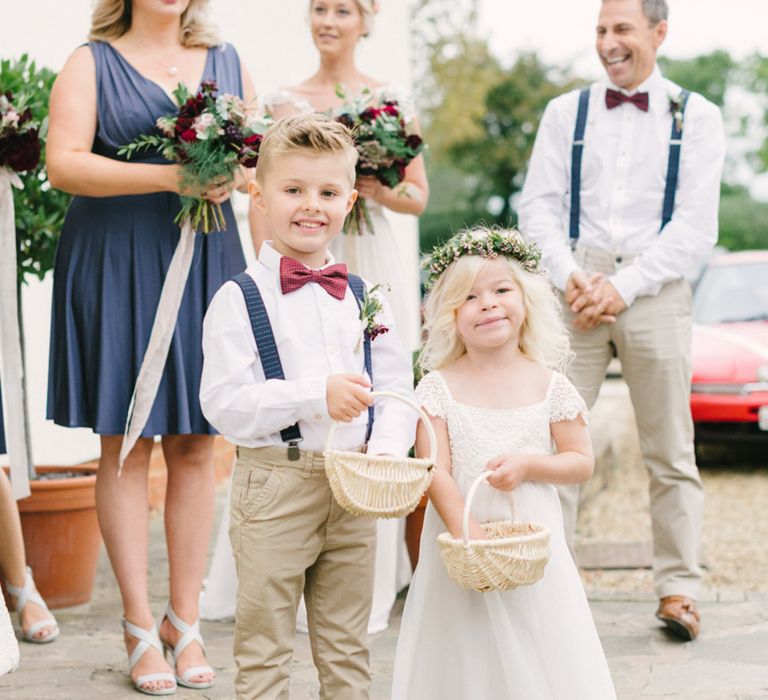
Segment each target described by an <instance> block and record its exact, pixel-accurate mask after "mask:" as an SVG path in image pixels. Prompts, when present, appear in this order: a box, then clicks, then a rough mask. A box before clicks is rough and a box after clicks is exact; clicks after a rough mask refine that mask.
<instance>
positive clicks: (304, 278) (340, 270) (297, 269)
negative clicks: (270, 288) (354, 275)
mask: <svg viewBox="0 0 768 700" xmlns="http://www.w3.org/2000/svg"><path fill="white" fill-rule="evenodd" d="M348 277H349V272H348V271H347V266H346V265H345V264H344V263H339V264H336V265H329V266H328V267H324V268H323V269H322V270H312V269H311V268H309V267H307V266H306V265H302V264H301V263H300V262H299V261H298V260H294V259H293V258H286V257H285V256H283V257H282V258H280V289H281V290H282V292H283V294H290V293H291V292H295V291H296V290H297V289H301V287H303V286H304V285H305V284H307V282H317V284H319V285H320V286H321V287H322V288H323V289H324V290H325V291H326V292H328V294H330V295H331V296H332V297H334V298H335V299H343V298H344V295H345V294H346V293H347V278H348Z"/></svg>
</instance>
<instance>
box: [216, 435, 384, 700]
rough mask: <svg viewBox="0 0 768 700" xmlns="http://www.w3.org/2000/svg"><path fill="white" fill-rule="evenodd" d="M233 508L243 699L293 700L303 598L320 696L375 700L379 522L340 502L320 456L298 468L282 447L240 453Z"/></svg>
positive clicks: (238, 682)
mask: <svg viewBox="0 0 768 700" xmlns="http://www.w3.org/2000/svg"><path fill="white" fill-rule="evenodd" d="M231 509H232V510H231V525H230V538H231V541H232V550H233V552H234V555H235V562H236V564H237V572H238V579H239V583H238V589H237V605H236V609H235V640H234V655H235V664H236V666H237V675H236V678H235V691H236V693H237V697H238V698H241V699H242V700H277V699H280V700H287V698H288V697H289V675H290V666H291V660H292V658H293V648H294V641H295V637H296V611H297V608H298V605H299V600H300V598H301V594H302V593H304V598H305V601H306V605H307V622H308V627H309V637H310V643H311V647H312V656H313V659H314V662H315V666H316V667H317V670H318V676H319V680H320V697H321V698H324V699H327V700H365V699H367V698H368V690H369V686H370V671H369V665H368V647H367V643H368V618H369V617H370V614H371V601H372V597H373V566H374V558H375V550H376V525H375V522H374V521H373V520H371V519H369V518H360V517H355V516H353V515H350V514H349V513H347V512H346V511H345V510H343V509H342V508H341V507H340V506H339V505H338V504H337V503H336V501H335V500H334V498H333V496H332V495H331V491H330V487H329V486H328V480H327V478H326V476H325V468H324V463H323V456H322V454H321V453H317V452H304V451H302V452H301V453H300V459H299V461H296V462H291V461H289V460H288V458H287V454H286V449H285V448H278V447H265V448H257V449H246V448H242V447H241V448H239V450H238V460H237V465H236V466H235V472H234V475H233V481H232V502H231Z"/></svg>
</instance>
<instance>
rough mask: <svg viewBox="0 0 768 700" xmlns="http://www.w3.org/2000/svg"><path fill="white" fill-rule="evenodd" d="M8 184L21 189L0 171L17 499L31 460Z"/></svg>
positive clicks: (4, 341) (6, 382)
mask: <svg viewBox="0 0 768 700" xmlns="http://www.w3.org/2000/svg"><path fill="white" fill-rule="evenodd" d="M11 185H13V186H15V187H18V188H19V189H22V188H23V185H22V183H21V180H20V179H19V176H18V175H16V173H14V172H13V171H11V170H9V169H7V168H0V350H2V360H3V366H2V369H3V382H2V383H3V393H4V394H5V426H6V431H5V433H6V434H5V439H6V443H7V445H8V458H9V460H10V463H11V487H12V490H13V497H14V498H15V499H16V500H19V499H20V498H26V497H27V496H29V494H30V490H29V468H30V463H31V461H32V460H31V456H30V454H29V453H28V451H27V445H28V442H27V433H26V424H25V422H24V397H23V391H22V386H23V384H22V377H23V376H24V365H23V364H22V355H21V336H20V333H19V314H18V301H17V296H16V278H17V277H16V276H17V271H16V221H15V218H14V209H13V192H12V191H11Z"/></svg>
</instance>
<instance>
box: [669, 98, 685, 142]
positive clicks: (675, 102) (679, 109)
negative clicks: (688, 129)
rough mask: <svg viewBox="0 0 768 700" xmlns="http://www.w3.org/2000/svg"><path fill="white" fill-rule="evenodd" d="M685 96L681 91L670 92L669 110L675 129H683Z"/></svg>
mask: <svg viewBox="0 0 768 700" xmlns="http://www.w3.org/2000/svg"><path fill="white" fill-rule="evenodd" d="M686 99H687V98H686V96H685V94H684V93H683V92H678V93H670V95H669V111H670V112H672V118H673V119H674V120H675V125H676V126H677V130H678V131H679V132H681V133H682V131H683V110H684V109H685V101H686Z"/></svg>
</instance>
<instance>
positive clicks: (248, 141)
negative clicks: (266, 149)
mask: <svg viewBox="0 0 768 700" xmlns="http://www.w3.org/2000/svg"><path fill="white" fill-rule="evenodd" d="M263 138H264V137H263V136H262V135H261V134H251V135H250V136H246V137H245V138H244V139H243V143H244V144H245V145H246V146H254V145H260V144H261V141H262V139H263Z"/></svg>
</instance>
